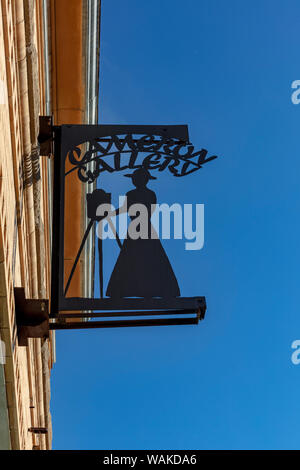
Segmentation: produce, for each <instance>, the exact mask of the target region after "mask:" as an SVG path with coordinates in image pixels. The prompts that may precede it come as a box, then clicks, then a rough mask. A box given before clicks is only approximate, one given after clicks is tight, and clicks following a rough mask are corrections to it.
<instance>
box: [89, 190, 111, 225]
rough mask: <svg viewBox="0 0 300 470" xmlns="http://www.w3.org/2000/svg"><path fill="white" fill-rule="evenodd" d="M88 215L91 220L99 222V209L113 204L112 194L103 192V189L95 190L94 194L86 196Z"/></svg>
mask: <svg viewBox="0 0 300 470" xmlns="http://www.w3.org/2000/svg"><path fill="white" fill-rule="evenodd" d="M86 203H87V215H88V218H89V219H94V220H98V219H101V218H102V217H97V215H96V214H97V208H98V207H99V206H100V205H101V204H111V193H107V192H106V191H103V189H95V190H94V191H93V192H92V193H89V194H87V195H86Z"/></svg>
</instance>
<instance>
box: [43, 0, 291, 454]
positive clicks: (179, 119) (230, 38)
mask: <svg viewBox="0 0 300 470" xmlns="http://www.w3.org/2000/svg"><path fill="white" fill-rule="evenodd" d="M299 24H300V4H299V1H298V0H289V1H283V0H243V1H241V0H226V1H225V0H209V1H208V0H206V1H204V0H186V1H184V2H182V1H181V0H151V1H147V2H146V1H140V0H127V1H126V2H124V1H122V0H103V2H102V31H101V38H102V42H101V57H100V65H101V72H100V116H99V119H100V123H112V124H189V131H190V137H191V140H192V142H193V143H194V144H195V145H196V147H198V148H202V147H204V148H207V149H208V150H209V153H211V154H216V155H219V156H220V157H219V158H218V159H217V160H215V161H214V162H212V163H208V164H207V166H205V167H204V168H203V169H201V170H200V171H199V172H196V173H194V174H192V175H190V176H187V177H185V178H182V179H177V178H174V177H173V176H172V175H167V174H164V175H163V176H162V177H161V179H160V181H159V182H153V183H151V187H152V188H153V189H154V190H155V191H156V192H157V195H158V200H159V201H160V202H169V203H171V202H181V201H182V202H198V203H204V204H205V245H204V248H203V249H202V250H201V251H197V252H195V251H194V252H193V251H185V250H184V242H183V241H168V242H166V243H165V245H164V246H165V248H166V250H167V252H168V255H169V257H170V260H171V261H172V264H173V266H174V270H175V272H176V274H177V277H178V280H179V283H180V286H181V290H182V294H183V295H205V296H206V299H207V305H208V309H207V315H206V318H205V320H204V321H203V322H202V323H201V324H200V325H199V326H184V327H160V328H132V329H130V328H127V329H112V330H106V329H105V330H93V331H86V330H83V331H75V332H71V331H69V332H68V331H67V332H64V331H62V332H58V333H57V363H56V365H55V367H54V369H53V374H52V401H51V408H52V417H53V430H54V448H55V449H149V448H150V449H155V448H158V449H180V448H182V449H219V448H221V449H241V448H242V449H261V448H267V449H276V448H280V449H286V448H292V449H299V448H300V429H299V418H300V409H299V408H300V401H299V390H300V365H299V366H294V365H293V364H292V362H291V360H290V357H291V353H292V350H291V347H290V346H291V343H292V341H293V340H295V339H300V316H299V282H300V268H299V266H300V253H299V240H300V223H299V209H300V198H299V174H300V163H299V156H300V105H299V106H295V105H293V104H292V103H291V99H290V96H291V82H292V81H293V80H296V79H300V61H299V43H300V30H299ZM113 178H114V179H112V180H110V181H109V180H108V179H107V180H105V184H103V186H104V188H105V189H109V186H108V185H109V184H110V185H112V184H113V188H114V190H113V194H114V196H115V197H117V196H118V193H119V192H120V193H121V194H124V192H125V191H127V190H128V189H129V186H128V185H129V182H128V179H127V178H124V181H122V183H120V184H118V183H117V179H116V178H117V177H115V176H113ZM104 250H105V256H106V258H105V261H104V263H105V270H106V271H105V272H106V275H109V273H110V271H111V269H112V266H113V265H112V263H113V260H114V259H115V257H116V255H117V248H116V246H115V242H112V241H111V242H110V241H107V242H106V245H105V248H104Z"/></svg>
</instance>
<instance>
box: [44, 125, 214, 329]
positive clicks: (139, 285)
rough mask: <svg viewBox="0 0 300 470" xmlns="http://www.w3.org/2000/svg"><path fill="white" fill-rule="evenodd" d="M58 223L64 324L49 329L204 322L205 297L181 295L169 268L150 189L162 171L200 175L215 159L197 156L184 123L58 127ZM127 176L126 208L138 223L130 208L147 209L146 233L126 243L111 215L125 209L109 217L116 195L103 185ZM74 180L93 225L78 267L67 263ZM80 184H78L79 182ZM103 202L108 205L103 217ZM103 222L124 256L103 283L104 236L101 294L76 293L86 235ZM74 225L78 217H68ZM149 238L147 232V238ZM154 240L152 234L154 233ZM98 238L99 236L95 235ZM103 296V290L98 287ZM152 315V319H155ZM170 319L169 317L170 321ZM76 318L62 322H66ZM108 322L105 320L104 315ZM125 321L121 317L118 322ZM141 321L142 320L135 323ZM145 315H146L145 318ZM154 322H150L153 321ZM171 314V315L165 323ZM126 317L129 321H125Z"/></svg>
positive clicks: (58, 305) (55, 292)
mask: <svg viewBox="0 0 300 470" xmlns="http://www.w3.org/2000/svg"><path fill="white" fill-rule="evenodd" d="M54 134H55V156H54V161H55V172H54V173H55V174H54V220H53V222H54V225H53V262H52V292H51V314H50V317H52V318H56V320H58V322H57V321H56V322H54V323H50V328H52V329H56V328H82V327H86V328H93V327H110V326H147V325H165V324H193V323H198V320H199V319H202V318H204V314H205V310H206V303H205V298H204V297H203V296H199V297H181V296H180V287H179V285H178V282H177V279H176V276H175V274H174V271H173V268H172V266H171V263H170V261H169V259H168V257H167V254H166V252H165V250H164V248H163V246H162V243H161V241H160V239H159V238H158V236H153V233H155V230H154V228H153V226H152V223H151V216H152V214H153V211H154V210H155V206H156V203H157V200H156V194H155V192H154V191H152V190H151V189H150V188H149V187H148V183H149V181H150V180H151V179H157V178H159V175H160V174H161V172H169V173H170V176H171V177H176V178H182V177H184V176H187V177H188V175H190V174H191V173H194V172H196V171H198V170H200V169H201V168H202V167H203V165H205V164H206V163H207V162H209V161H212V160H214V159H215V158H217V157H216V156H215V155H213V156H209V155H208V152H207V150H205V149H201V150H200V151H195V149H194V146H193V145H192V144H191V143H190V141H189V135H188V128H187V126H185V125H180V126H122V125H120V126H115V125H114V126H111V125H63V126H59V127H55V128H54ZM114 172H122V174H123V175H124V176H126V177H127V178H128V183H129V186H131V187H130V190H129V191H128V192H127V194H126V196H127V205H126V211H128V213H129V216H130V219H131V222H130V225H129V227H128V232H130V227H131V226H134V224H135V223H136V220H137V219H136V216H134V215H132V214H130V209H131V208H132V207H133V206H134V205H136V204H140V205H143V207H145V208H146V209H147V216H146V219H147V220H146V222H147V228H146V236H141V237H139V238H136V237H135V238H134V237H130V236H127V237H126V238H125V239H124V241H121V240H120V238H119V235H118V233H117V232H116V230H115V228H114V227H113V224H112V223H111V216H112V215H114V216H118V215H120V214H121V212H122V211H123V212H124V208H122V207H121V208H118V209H116V210H115V211H114V213H110V209H109V207H110V205H111V193H110V192H109V191H106V190H107V189H109V188H105V189H106V190H104V188H102V185H101V175H102V174H104V173H106V174H110V173H114ZM71 175H72V178H74V175H76V182H77V183H76V184H78V185H82V188H84V190H83V191H82V193H81V194H84V195H85V199H84V200H85V204H86V216H87V224H86V227H85V230H84V231H83V233H82V239H81V242H80V243H79V244H78V251H77V254H76V256H75V257H74V259H73V260H72V264H71V265H70V266H69V265H66V262H65V249H66V247H65V244H66V243H67V241H66V239H65V225H66V220H67V219H66V217H67V214H66V212H65V196H66V185H67V183H68V178H70V176H71ZM73 181H74V180H73ZM102 205H106V207H108V209H107V211H106V212H105V213H99V212H98V208H99V207H100V206H102ZM104 220H106V221H108V222H109V223H110V226H111V228H112V230H113V231H114V233H115V237H116V241H117V243H118V246H119V249H120V252H119V256H118V259H117V261H116V264H115V266H114V268H113V270H112V273H111V275H110V279H109V280H108V283H107V285H106V286H105V285H104V279H103V241H102V239H101V237H99V238H98V240H97V243H95V247H94V256H95V255H96V252H97V256H98V264H99V272H98V273H97V275H98V276H99V279H98V285H99V296H98V297H94V296H93V297H88V298H87V297H79V296H76V297H74V296H72V295H70V290H72V289H71V286H72V282H73V280H74V276H75V274H76V270H77V271H78V270H79V269H80V266H79V265H80V259H81V256H82V253H83V250H84V247H85V244H86V243H87V240H88V237H89V236H90V235H91V234H92V233H95V232H93V231H94V230H96V226H97V225H98V224H101V223H102V222H103V221H104ZM67 223H69V224H70V223H72V224H74V230H77V232H78V227H77V228H76V227H75V226H76V223H80V220H78V221H76V220H72V221H71V222H70V220H69V219H68V222H67ZM144 235H145V234H144ZM148 235H149V236H148ZM95 240H96V238H95ZM97 291H98V289H97ZM151 316H152V317H154V318H149V317H151ZM167 316H168V317H167ZM66 317H68V318H72V319H73V320H72V321H71V322H67V323H64V322H63V319H64V318H66ZM91 317H92V318H100V319H101V320H100V321H86V322H82V321H80V322H76V321H75V320H74V319H76V318H77V319H78V318H80V320H82V319H84V318H89V319H90V318H91ZM106 317H110V320H108V321H106V320H103V318H106ZM121 317H123V319H120V318H121ZM137 317H138V319H137ZM143 317H145V318H143ZM147 317H148V318H147ZM166 317H167V318H166ZM124 318H125V319H124Z"/></svg>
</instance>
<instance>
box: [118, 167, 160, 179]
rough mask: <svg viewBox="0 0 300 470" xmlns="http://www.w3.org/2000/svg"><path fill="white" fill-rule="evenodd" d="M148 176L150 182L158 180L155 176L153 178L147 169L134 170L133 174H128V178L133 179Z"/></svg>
mask: <svg viewBox="0 0 300 470" xmlns="http://www.w3.org/2000/svg"><path fill="white" fill-rule="evenodd" d="M138 175H141V176H147V177H148V179H149V180H156V178H155V176H152V175H151V174H150V173H149V171H148V170H147V169H146V168H138V169H137V170H134V172H133V173H127V175H124V176H128V178H132V177H133V176H138Z"/></svg>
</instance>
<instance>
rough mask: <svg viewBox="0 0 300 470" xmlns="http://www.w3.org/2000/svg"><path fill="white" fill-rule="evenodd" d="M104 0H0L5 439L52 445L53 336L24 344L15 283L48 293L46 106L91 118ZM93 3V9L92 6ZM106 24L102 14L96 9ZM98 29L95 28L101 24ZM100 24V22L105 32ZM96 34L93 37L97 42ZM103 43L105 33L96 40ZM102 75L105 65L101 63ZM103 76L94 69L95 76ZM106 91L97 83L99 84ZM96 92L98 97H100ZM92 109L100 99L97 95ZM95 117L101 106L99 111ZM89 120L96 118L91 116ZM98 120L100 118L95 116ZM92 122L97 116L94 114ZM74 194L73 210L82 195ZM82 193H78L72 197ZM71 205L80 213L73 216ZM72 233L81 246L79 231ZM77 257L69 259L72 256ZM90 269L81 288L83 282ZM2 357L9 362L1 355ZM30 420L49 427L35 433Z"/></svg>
mask: <svg viewBox="0 0 300 470" xmlns="http://www.w3.org/2000/svg"><path fill="white" fill-rule="evenodd" d="M95 6H96V10H97V15H100V1H99V0H71V1H70V0H0V136H1V138H0V341H1V342H2V343H1V345H3V346H4V348H3V349H4V350H5V354H4V355H5V357H4V359H3V360H2V359H1V355H0V419H1V425H0V448H3V449H7V448H12V449H28V450H29V449H49V448H51V441H52V426H51V415H50V371H51V368H52V366H53V361H54V357H55V347H54V335H52V334H51V335H50V338H49V340H48V339H47V340H44V339H29V340H28V346H27V347H25V346H19V344H18V337H17V328H16V318H15V301H14V288H15V287H23V288H24V289H25V294H26V297H27V298H33V299H34V298H48V299H50V279H51V219H52V214H51V197H52V160H53V157H52V159H48V158H47V157H40V156H39V145H38V142H37V137H38V132H39V120H38V119H39V115H47V114H53V116H54V122H55V124H62V123H64V124H67V123H85V122H87V116H88V115H89V114H91V113H87V109H88V107H89V106H90V105H89V102H90V98H91V96H90V95H89V93H88V92H87V82H86V75H87V73H86V72H87V69H88V70H89V74H88V75H89V76H90V69H89V67H90V63H91V62H93V64H95V54H96V53H98V48H97V47H96V48H95V47H93V48H92V49H93V53H92V54H93V60H92V61H90V60H89V54H91V52H88V51H89V49H88V44H89V43H90V41H91V38H88V37H87V36H86V31H87V29H88V28H87V25H88V24H89V23H91V17H90V16H89V14H88V11H90V12H91V11H93V8H94V7H95ZM94 11H95V9H94ZM96 23H97V24H98V26H97V28H98V29H99V16H97V21H96ZM97 28H96V29H97ZM98 29H97V31H98ZM93 41H94V42H93ZM92 42H93V44H94V45H95V44H98V42H99V37H98V36H97V37H96V36H95V37H94V38H93V39H92ZM94 73H95V74H96V75H97V76H98V69H97V70H94ZM96 75H95V76H96ZM97 92H98V90H97ZM97 98H98V96H93V99H92V100H91V102H93V103H95V100H97ZM93 106H94V108H95V105H94V104H93ZM92 114H93V116H95V112H93V113H92ZM88 119H89V118H88ZM93 119H95V118H93ZM89 122H91V120H89ZM72 191H74V188H73V189H72V188H71V187H70V188H69V193H68V195H67V198H68V204H69V208H70V215H71V216H74V215H75V216H77V215H78V216H80V217H82V200H81V199H82V197H83V196H82V195H81V196H82V197H78V193H76V197H75V198H74V194H73V192H72ZM75 199H76V202H74V201H75ZM72 214H73V215H72ZM66 236H70V240H72V241H73V243H74V246H73V248H72V247H71V249H70V251H69V253H67V254H66V256H67V257H69V258H70V260H72V257H73V256H74V251H75V249H77V247H78V240H79V239H80V236H81V234H72V235H71V234H66ZM70 262H71V261H70ZM82 286H83V281H82V278H80V277H79V278H78V279H77V287H76V286H75V287H74V288H75V290H76V288H77V289H79V290H80V289H82ZM1 362H3V363H4V364H2V363H1ZM31 427H42V428H46V429H47V431H48V432H47V433H46V434H34V433H32V432H30V431H29V428H31Z"/></svg>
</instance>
